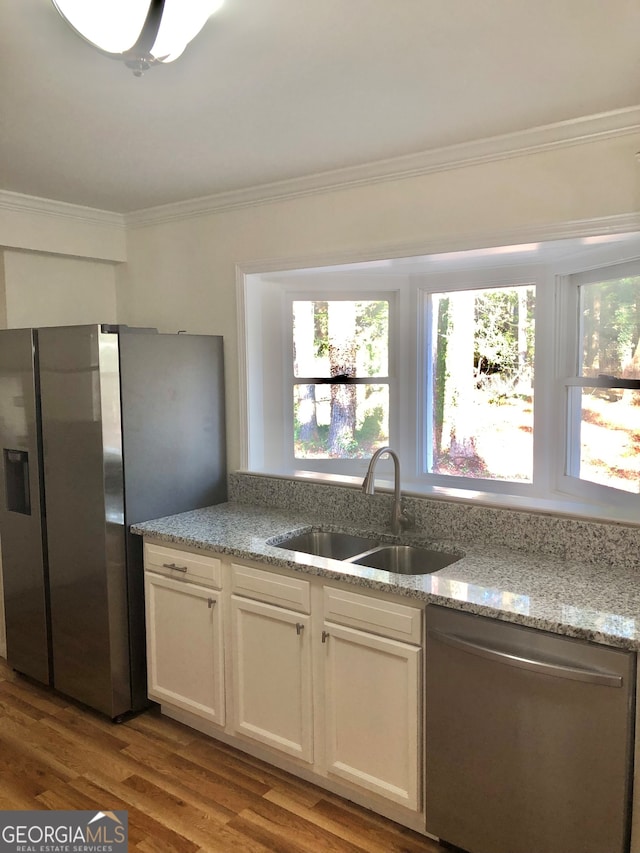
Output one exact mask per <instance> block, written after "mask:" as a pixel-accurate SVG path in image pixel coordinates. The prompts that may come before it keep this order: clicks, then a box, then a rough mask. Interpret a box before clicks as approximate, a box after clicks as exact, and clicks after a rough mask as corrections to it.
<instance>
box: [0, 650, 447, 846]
mask: <svg viewBox="0 0 640 853" xmlns="http://www.w3.org/2000/svg"><path fill="white" fill-rule="evenodd" d="M0 809H88V810H93V809H95V810H96V811H97V810H103V811H104V810H106V809H126V810H128V813H129V850H130V851H140V853H266V851H270V853H445V849H444V848H443V847H441V846H440V845H438V844H436V843H435V842H432V841H430V840H429V839H427V838H424V837H423V836H421V835H419V834H417V833H415V832H412V831H411V830H408V829H405V828H403V827H401V826H398V825H397V824H395V823H393V822H391V821H388V820H386V819H384V818H382V817H379V816H378V815H375V814H373V813H372V812H369V811H367V810H366V809H362V808H360V807H358V806H356V805H354V804H352V803H349V802H347V801H345V800H343V799H341V798H339V797H336V796H334V795H333V794H329V793H327V792H326V791H323V790H322V789H320V788H317V787H315V786H314V785H311V784H308V783H307V782H303V781H301V780H299V779H296V778H295V777H293V776H290V775H289V774H287V773H284V772H283V771H280V770H277V769H275V768H272V767H270V766H269V765H267V764H265V763H264V762H261V761H259V760H257V759H254V758H251V757H249V756H246V755H244V753H241V752H238V751H237V750H235V749H232V748H231V747H227V746H225V745H223V744H219V743H217V742H216V741H214V740H212V739H210V738H207V737H206V736H205V735H201V734H199V733H198V732H195V731H193V730H192V729H190V728H188V727H186V726H183V725H181V724H180V723H176V722H174V721H173V720H169V719H168V718H166V717H162V716H161V715H160V714H159V713H157V712H156V711H151V712H147V713H145V714H141V715H140V716H138V717H136V718H135V719H133V720H130V721H127V722H125V723H123V724H121V725H114V724H112V723H111V722H110V721H109V720H106V719H105V718H103V717H102V716H100V715H99V714H95V713H93V712H91V711H88V710H86V709H84V708H80V707H79V706H77V705H75V704H74V703H71V702H69V701H66V700H65V699H63V698H61V697H60V696H57V695H56V694H54V693H52V692H51V691H49V690H47V689H46V688H41V687H39V686H38V685H35V684H33V683H32V682H31V681H29V680H27V679H25V678H22V677H20V676H17V675H16V674H15V673H14V672H13V671H12V670H11V669H10V668H9V667H8V666H7V664H6V662H5V661H4V660H2V659H1V658H0Z"/></svg>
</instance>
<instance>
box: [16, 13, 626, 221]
mask: <svg viewBox="0 0 640 853" xmlns="http://www.w3.org/2000/svg"><path fill="white" fill-rule="evenodd" d="M639 33H640V0H322V2H312V1H311V0H225V5H224V6H223V8H222V9H221V11H220V12H218V13H217V14H216V15H215V16H214V17H213V18H212V19H211V20H210V21H209V22H208V23H207V25H206V26H205V28H204V30H203V31H202V32H201V33H200V35H199V36H198V37H197V39H196V40H195V41H194V42H193V43H192V44H191V45H190V46H189V47H188V48H187V50H186V51H185V53H184V55H183V56H182V57H181V58H180V59H179V60H177V61H176V62H175V63H173V64H171V65H167V66H161V67H157V68H154V69H151V70H150V71H149V72H147V73H146V74H145V75H144V77H142V78H140V79H137V78H135V77H134V76H133V75H132V74H131V72H130V71H128V70H127V69H126V68H125V67H124V66H123V65H121V64H120V63H119V62H116V61H113V60H110V59H109V58H106V57H104V56H102V55H101V54H99V53H98V52H96V51H94V50H93V49H92V48H91V47H90V46H89V45H87V44H85V43H84V42H83V41H82V40H81V39H79V38H78V37H77V36H76V35H75V34H74V33H72V32H71V31H70V30H69V29H68V27H67V26H66V24H65V23H64V22H63V21H62V20H61V19H60V18H59V17H58V15H57V13H56V11H55V10H54V8H53V6H52V4H51V2H50V0H0V189H4V190H9V191H13V192H19V193H25V194H27V195H34V196H41V197H45V198H51V199H56V200H60V201H66V202H72V203H76V204H82V205H89V206H91V207H95V208H101V209H104V210H113V211H119V212H128V211H132V210H139V209H142V208H146V207H150V206H154V205H158V204H166V203H171V202H176V201H181V200H185V199H190V198H197V197H200V196H206V195H210V194H213V193H218V192H224V191H228V190H234V189H240V188H245V187H253V186H256V185H259V184H264V183H269V182H273V181H280V180H284V179H288V178H295V177H299V176H304V175H310V174H314V173H318V172H323V171H326V170H332V169H336V168H342V167H348V166H354V165H357V164H361V163H368V162H372V161H376V160H380V159H386V158H393V157H399V156H402V155H407V154H413V153H416V152H421V151H426V150H429V149H433V148H439V147H442V146H447V145H451V144H456V143H463V142H468V141H470V140H474V139H480V138H484V137H489V136H495V135H499V134H505V133H511V132H515V131H519V130H524V129H527V128H532V127H537V126H541V125H546V124H551V123H554V122H559V121H564V120H568V119H574V118H578V117H580V116H586V115H592V114H596V113H600V112H606V111H610V110H617V109H621V108H625V107H630V106H633V105H636V104H638V103H640V73H639V70H640V69H639V67H638V64H639V61H640V51H639V49H638V44H639V40H638V34H639Z"/></svg>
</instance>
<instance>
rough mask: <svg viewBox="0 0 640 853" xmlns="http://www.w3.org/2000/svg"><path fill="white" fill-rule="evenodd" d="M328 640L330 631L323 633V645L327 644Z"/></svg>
mask: <svg viewBox="0 0 640 853" xmlns="http://www.w3.org/2000/svg"><path fill="white" fill-rule="evenodd" d="M328 639H329V632H328V631H323V632H322V642H323V643H326V642H327V640H328Z"/></svg>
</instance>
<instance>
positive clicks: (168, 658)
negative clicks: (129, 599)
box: [145, 572, 225, 725]
mask: <svg viewBox="0 0 640 853" xmlns="http://www.w3.org/2000/svg"><path fill="white" fill-rule="evenodd" d="M145 610H146V632H147V681H148V694H149V698H150V699H153V700H155V701H156V702H160V704H162V705H164V704H167V705H172V706H174V707H176V708H180V709H182V710H184V711H189V712H191V713H193V714H197V715H198V716H199V717H202V718H204V719H206V720H209V721H210V722H213V723H218V724H220V725H223V724H224V721H225V703H224V646H223V635H222V614H221V593H220V592H219V591H218V590H215V589H210V588H207V587H204V586H199V585H197V584H195V583H189V582H185V581H182V580H176V579H174V578H172V577H165V576H163V575H160V574H154V573H152V572H145Z"/></svg>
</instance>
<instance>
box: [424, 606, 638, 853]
mask: <svg viewBox="0 0 640 853" xmlns="http://www.w3.org/2000/svg"><path fill="white" fill-rule="evenodd" d="M425 690H426V703H425V706H426V737H425V741H426V819H427V830H428V831H429V832H430V833H433V834H434V835H436V836H438V837H439V838H441V839H442V840H444V841H447V842H449V843H450V844H453V845H456V846H458V847H461V848H463V849H464V850H468V851H471V852H472V853H626V851H628V849H629V834H630V799H631V784H632V782H631V778H632V752H633V748H632V744H633V732H634V725H633V723H634V717H635V713H634V709H635V653H633V652H627V651H622V650H619V649H613V648H608V647H605V646H601V645H596V644H594V643H588V642H585V641H581V640H573V639H569V638H567V637H561V636H557V635H555V634H549V633H546V632H543V631H537V630H534V629H531V628H524V627H522V626H518V625H513V624H509V623H506V622H501V621H498V620H495V619H488V618H486V617H482V616H475V615H472V614H469V613H461V612H460V611H456V610H450V609H447V608H444V607H438V606H434V605H430V606H428V607H427V653H426V687H425Z"/></svg>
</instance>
